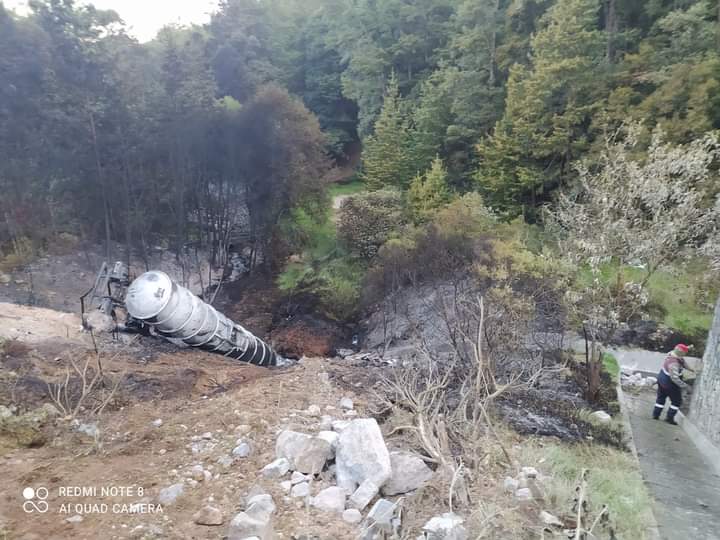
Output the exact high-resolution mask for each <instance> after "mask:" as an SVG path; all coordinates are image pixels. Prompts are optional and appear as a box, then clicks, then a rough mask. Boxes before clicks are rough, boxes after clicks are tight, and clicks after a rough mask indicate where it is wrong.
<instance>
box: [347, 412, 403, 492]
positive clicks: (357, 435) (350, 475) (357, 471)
mask: <svg viewBox="0 0 720 540" xmlns="http://www.w3.org/2000/svg"><path fill="white" fill-rule="evenodd" d="M335 464H336V466H337V470H336V475H337V483H338V486H340V487H341V488H343V489H345V490H346V491H347V492H348V493H353V492H354V491H355V490H356V489H357V487H358V485H359V484H362V483H363V482H364V481H365V480H372V481H373V482H374V483H375V485H376V486H378V487H382V486H383V485H384V484H385V482H387V480H388V479H389V478H390V475H391V474H392V468H391V464H390V453H389V452H388V449H387V447H386V446H385V441H384V440H383V436H382V433H381V432H380V427H379V426H378V423H377V421H375V419H374V418H360V419H357V420H353V421H351V422H350V423H349V424H348V426H347V427H346V428H345V429H343V430H342V431H341V432H340V437H339V439H338V444H337V450H336V451H335Z"/></svg>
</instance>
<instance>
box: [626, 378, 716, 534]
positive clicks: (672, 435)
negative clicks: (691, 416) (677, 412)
mask: <svg viewBox="0 0 720 540" xmlns="http://www.w3.org/2000/svg"><path fill="white" fill-rule="evenodd" d="M625 397H626V402H627V405H628V407H627V408H628V412H629V415H630V424H631V426H632V431H633V438H634V441H635V445H636V447H637V451H638V457H639V459H640V468H641V470H642V473H643V478H644V479H645V483H646V485H647V487H648V489H649V490H650V493H651V494H652V496H653V497H654V498H655V508H654V512H655V517H656V518H657V521H658V525H659V528H660V538H661V539H662V540H678V539H681V538H692V539H693V540H720V476H718V475H717V474H715V472H714V470H713V467H712V464H711V463H709V462H707V460H706V459H705V458H704V457H703V456H702V454H700V452H699V451H698V450H697V448H696V447H695V446H694V445H693V443H692V441H691V440H690V439H689V438H688V436H687V435H686V434H685V432H684V431H683V430H682V428H681V427H679V426H671V425H668V424H667V423H665V422H663V421H656V420H652V418H651V411H652V407H653V403H654V401H655V395H654V393H651V392H649V391H645V392H642V393H639V394H629V393H626V394H625Z"/></svg>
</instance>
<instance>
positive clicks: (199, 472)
mask: <svg viewBox="0 0 720 540" xmlns="http://www.w3.org/2000/svg"><path fill="white" fill-rule="evenodd" d="M190 477H191V478H192V479H193V480H196V481H198V482H202V481H204V480H205V470H204V469H203V467H202V465H195V466H194V467H193V468H192V469H191V470H190Z"/></svg>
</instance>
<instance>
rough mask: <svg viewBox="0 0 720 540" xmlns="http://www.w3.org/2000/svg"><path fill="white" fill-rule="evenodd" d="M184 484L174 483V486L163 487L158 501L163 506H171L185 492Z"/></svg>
mask: <svg viewBox="0 0 720 540" xmlns="http://www.w3.org/2000/svg"><path fill="white" fill-rule="evenodd" d="M184 489H185V488H184V486H183V484H173V485H172V486H169V487H166V488H163V489H161V490H160V493H159V495H158V502H159V503H160V504H162V505H163V506H169V505H171V504H174V503H175V501H177V498H178V497H180V496H181V495H182V494H183V491H184Z"/></svg>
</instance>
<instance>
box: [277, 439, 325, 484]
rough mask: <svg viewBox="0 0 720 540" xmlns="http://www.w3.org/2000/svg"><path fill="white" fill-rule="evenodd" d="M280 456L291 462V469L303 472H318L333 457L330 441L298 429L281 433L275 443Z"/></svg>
mask: <svg viewBox="0 0 720 540" xmlns="http://www.w3.org/2000/svg"><path fill="white" fill-rule="evenodd" d="M275 453H276V455H277V457H278V458H285V459H287V460H288V461H289V462H290V469H292V470H294V471H300V472H302V473H310V474H316V473H319V472H320V471H322V470H323V468H324V467H325V462H326V461H327V460H328V459H330V458H331V457H332V447H331V446H330V443H329V442H327V441H326V440H324V439H320V438H318V437H312V436H310V435H306V434H305V433H298V432H296V431H283V432H282V433H280V435H279V436H278V439H277V444H276V445H275Z"/></svg>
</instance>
